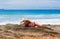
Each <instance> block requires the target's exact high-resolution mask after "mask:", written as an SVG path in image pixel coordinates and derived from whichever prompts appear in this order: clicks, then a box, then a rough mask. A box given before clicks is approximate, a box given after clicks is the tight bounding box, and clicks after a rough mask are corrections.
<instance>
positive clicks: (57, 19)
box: [0, 10, 60, 25]
mask: <svg viewBox="0 0 60 39" xmlns="http://www.w3.org/2000/svg"><path fill="white" fill-rule="evenodd" d="M23 18H25V19H28V20H30V21H32V22H36V23H38V24H60V10H0V25H2V24H7V23H12V24H19V23H20V21H21V20H22V19H23Z"/></svg>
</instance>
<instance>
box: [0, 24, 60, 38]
mask: <svg viewBox="0 0 60 39" xmlns="http://www.w3.org/2000/svg"><path fill="white" fill-rule="evenodd" d="M43 26H47V27H50V28H52V29H53V30H48V29H39V28H34V27H29V28H27V27H24V26H19V25H18V24H6V25H0V39H60V25H43Z"/></svg>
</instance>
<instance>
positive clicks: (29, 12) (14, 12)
mask: <svg viewBox="0 0 60 39" xmlns="http://www.w3.org/2000/svg"><path fill="white" fill-rule="evenodd" d="M0 14H1V15H39V14H60V10H0Z"/></svg>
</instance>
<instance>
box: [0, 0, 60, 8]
mask: <svg viewBox="0 0 60 39" xmlns="http://www.w3.org/2000/svg"><path fill="white" fill-rule="evenodd" d="M0 9H60V0H0Z"/></svg>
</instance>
